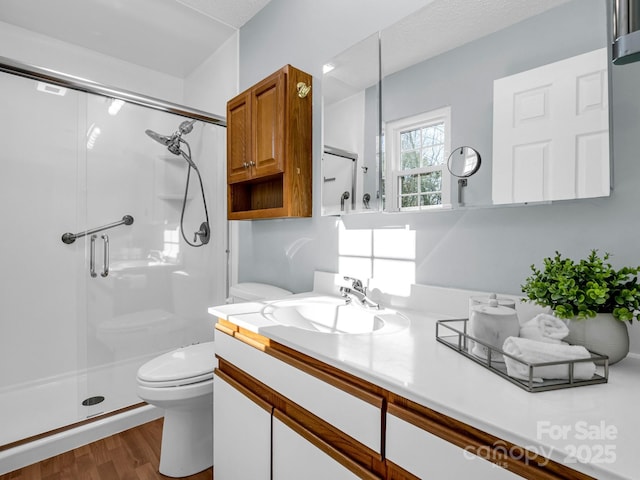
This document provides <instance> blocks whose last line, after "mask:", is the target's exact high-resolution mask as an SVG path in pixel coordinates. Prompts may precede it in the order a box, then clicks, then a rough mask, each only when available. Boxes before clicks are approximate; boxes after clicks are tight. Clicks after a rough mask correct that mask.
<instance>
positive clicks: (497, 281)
mask: <svg viewBox="0 0 640 480" xmlns="http://www.w3.org/2000/svg"><path fill="white" fill-rule="evenodd" d="M603 1H604V0H603ZM420 3H422V2H418V1H408V0H406V1H394V2H375V3H374V2H370V1H366V0H358V1H356V0H350V1H347V2H345V1H343V0H330V1H322V2H318V1H316V0H272V1H271V3H270V4H268V5H267V6H266V7H265V8H264V9H263V10H262V11H261V12H260V13H259V14H258V15H257V16H256V17H254V18H253V19H252V20H251V21H250V22H248V23H247V24H246V25H245V26H244V27H243V28H242V29H241V31H240V65H239V66H240V70H239V71H240V89H244V88H247V87H248V86H250V85H252V84H253V83H255V82H256V81H258V80H260V79H261V78H263V77H264V76H266V75H267V74H269V73H271V72H273V71H275V70H277V69H278V68H280V67H281V66H282V65H284V64H286V63H291V64H293V65H294V66H296V67H298V68H301V69H303V70H306V71H308V72H309V73H311V74H312V75H313V76H314V114H313V117H314V118H313V120H314V131H313V135H314V140H313V145H314V158H313V161H314V171H313V174H314V196H315V200H314V217H313V218H311V219H288V220H264V221H254V222H242V225H240V229H239V233H240V237H239V238H240V242H239V245H238V247H237V248H238V257H239V271H238V278H239V280H240V281H263V282H269V283H273V284H275V285H279V286H281V287H284V288H288V289H290V290H293V291H296V292H300V291H305V290H310V289H311V286H312V274H313V271H314V270H316V269H317V270H325V271H337V267H338V257H339V251H338V222H339V221H340V220H339V219H336V218H335V217H320V201H319V198H318V195H319V192H320V190H321V186H320V181H319V180H320V178H321V175H320V163H321V161H320V159H321V153H322V146H321V145H322V144H321V122H322V118H321V93H322V92H321V82H320V78H321V66H322V63H323V62H324V61H325V60H327V59H329V58H331V57H333V56H335V55H336V54H337V53H339V52H340V51H342V50H344V49H346V48H348V47H349V46H350V45H352V44H353V43H355V42H357V41H359V40H361V39H362V38H364V37H366V36H368V35H370V34H371V33H373V32H374V31H376V30H378V29H380V28H383V27H385V26H388V25H389V24H391V23H393V22H395V21H397V20H398V19H400V18H402V17H403V16H405V15H406V14H408V13H410V12H411V11H412V10H414V9H416V8H417V7H419V6H420V5H419V4H420ZM638 85H640V63H638V64H630V65H626V66H614V67H613V79H612V86H613V92H614V94H613V102H612V108H613V126H612V127H613V142H614V162H613V164H614V190H613V192H612V195H611V197H609V198H601V199H592V200H580V201H566V202H558V203H554V204H551V205H538V206H518V207H495V208H486V209H479V210H464V211H449V212H439V213H396V214H383V213H378V214H365V215H353V216H347V217H344V218H343V219H342V221H343V222H344V226H345V227H346V228H347V229H389V228H395V227H397V228H408V229H410V230H413V231H415V234H416V252H415V268H416V282H417V283H422V284H432V285H441V286H452V287H460V288H469V289H478V290H484V291H498V292H504V293H514V294H518V293H520V285H521V284H522V282H523V281H524V279H525V278H526V276H527V275H528V274H529V272H530V270H529V266H530V265H531V264H532V263H536V264H538V265H539V264H540V263H541V260H542V258H544V257H546V256H550V255H553V253H554V251H555V250H559V251H560V252H562V253H563V254H565V255H567V256H572V257H576V258H577V257H583V256H585V255H586V254H587V253H588V252H589V250H590V249H592V248H597V249H599V250H600V251H603V252H604V251H607V252H611V253H612V254H613V257H612V263H613V264H614V265H616V266H622V265H638V264H640V248H639V247H638V245H639V243H640V241H639V240H640V228H639V224H640V213H639V212H638V205H640V188H639V187H638V185H637V183H638V180H639V179H640V158H639V155H638V152H640V125H639V122H638V119H639V118H640V95H639V94H638ZM631 332H632V342H633V343H632V349H633V351H636V352H638V351H640V347H639V346H640V326H638V325H636V326H634V327H632V328H631Z"/></svg>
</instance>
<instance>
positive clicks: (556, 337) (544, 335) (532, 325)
mask: <svg viewBox="0 0 640 480" xmlns="http://www.w3.org/2000/svg"><path fill="white" fill-rule="evenodd" d="M567 335H569V327H567V325H566V324H565V323H564V322H563V321H562V320H560V319H559V318H557V317H554V316H553V315H549V314H547V313H540V314H538V315H536V316H535V317H533V318H532V319H531V320H529V321H528V322H526V323H524V324H523V325H522V326H520V336H521V337H522V338H528V339H530V340H538V341H540V342H548V343H562V339H563V338H564V337H566V336H567Z"/></svg>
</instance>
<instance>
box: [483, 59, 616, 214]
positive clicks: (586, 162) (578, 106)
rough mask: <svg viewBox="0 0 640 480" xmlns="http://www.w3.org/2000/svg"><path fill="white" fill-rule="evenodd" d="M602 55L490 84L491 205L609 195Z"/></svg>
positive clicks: (607, 133)
mask: <svg viewBox="0 0 640 480" xmlns="http://www.w3.org/2000/svg"><path fill="white" fill-rule="evenodd" d="M607 92H608V87H607V53H606V49H600V50H595V51H593V52H590V53H586V54H582V55H578V56H575V57H572V58H569V59H566V60H563V61H559V62H555V63H551V64H548V65H545V66H542V67H539V68H535V69H532V70H528V71H526V72H522V73H519V74H516V75H512V76H509V77H505V78H502V79H499V80H496V81H495V82H494V139H493V142H494V152H493V201H494V203H512V202H536V201H548V200H563V199H571V198H584V197H600V196H607V195H609V187H610V178H609V111H608V93H607Z"/></svg>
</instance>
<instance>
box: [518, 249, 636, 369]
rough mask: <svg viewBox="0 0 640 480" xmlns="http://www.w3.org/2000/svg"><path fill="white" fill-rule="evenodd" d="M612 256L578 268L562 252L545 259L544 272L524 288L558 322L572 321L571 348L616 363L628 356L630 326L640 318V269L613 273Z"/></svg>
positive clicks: (590, 259) (589, 259)
mask: <svg viewBox="0 0 640 480" xmlns="http://www.w3.org/2000/svg"><path fill="white" fill-rule="evenodd" d="M608 259H609V254H608V253H605V254H604V255H603V256H602V257H600V256H599V255H598V251H597V250H592V251H591V253H590V254H589V256H588V257H587V258H586V259H582V260H580V261H578V262H574V261H573V260H571V259H569V258H563V257H562V255H561V254H560V253H559V252H556V253H555V256H554V257H552V258H545V259H544V262H543V263H544V266H543V268H542V269H538V268H536V266H535V265H531V270H532V272H533V273H532V274H531V275H530V276H529V277H527V279H526V280H525V283H524V284H523V285H522V286H521V287H522V291H523V293H524V294H525V295H526V296H527V298H528V299H529V300H531V301H533V302H535V303H537V304H538V305H541V306H544V307H549V308H551V310H552V311H553V313H554V315H555V316H556V317H558V318H563V319H568V326H569V331H570V333H569V336H568V337H567V338H566V339H565V340H566V341H568V342H569V343H573V344H579V345H584V346H585V347H587V348H588V349H589V350H591V351H594V352H597V353H601V354H603V355H607V356H609V363H615V362H617V361H619V360H621V359H622V358H624V357H625V356H626V355H627V353H628V352H629V332H628V331H627V327H626V322H627V321H628V322H631V321H633V319H636V320H637V319H638V315H639V314H640V285H638V273H639V272H640V267H622V268H621V269H619V270H616V269H614V268H613V266H612V265H611V264H610V263H609V262H608Z"/></svg>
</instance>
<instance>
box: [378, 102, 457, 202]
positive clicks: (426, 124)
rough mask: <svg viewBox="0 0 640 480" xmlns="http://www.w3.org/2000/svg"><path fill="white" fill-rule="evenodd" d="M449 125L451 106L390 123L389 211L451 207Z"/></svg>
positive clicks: (386, 185)
mask: <svg viewBox="0 0 640 480" xmlns="http://www.w3.org/2000/svg"><path fill="white" fill-rule="evenodd" d="M450 124H451V109H450V108H449V107H445V108H442V109H439V110H434V111H431V112H427V113H423V114H420V115H416V116H413V117H408V118H403V119H401V120H396V121H394V122H389V123H387V126H386V135H385V137H386V138H385V143H386V146H387V150H386V152H387V155H386V156H387V158H386V159H385V160H386V175H387V179H388V181H386V182H385V187H386V188H387V189H388V191H387V192H385V193H386V195H385V201H386V204H385V209H386V210H390V211H398V210H400V211H405V210H426V209H433V208H443V207H445V206H449V204H450V199H449V190H450V183H451V182H450V175H449V171H448V170H447V168H446V163H447V158H448V156H449V152H450V151H451V146H450V144H451V141H450V133H449V131H450Z"/></svg>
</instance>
